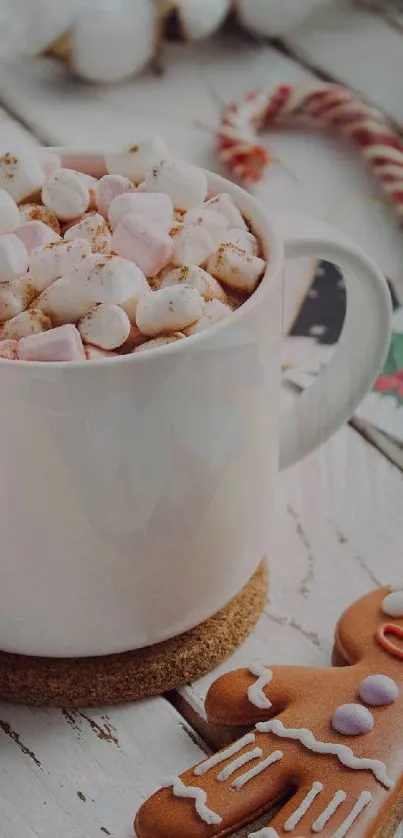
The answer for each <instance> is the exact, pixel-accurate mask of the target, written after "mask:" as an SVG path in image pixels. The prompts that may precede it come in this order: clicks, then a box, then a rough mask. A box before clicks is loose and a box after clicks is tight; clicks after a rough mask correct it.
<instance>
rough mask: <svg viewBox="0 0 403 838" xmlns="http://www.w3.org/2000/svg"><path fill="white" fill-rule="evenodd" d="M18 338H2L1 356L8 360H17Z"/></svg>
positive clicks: (0, 342)
mask: <svg viewBox="0 0 403 838" xmlns="http://www.w3.org/2000/svg"><path fill="white" fill-rule="evenodd" d="M17 349H18V340H0V358H5V360H6V361H16V360H17Z"/></svg>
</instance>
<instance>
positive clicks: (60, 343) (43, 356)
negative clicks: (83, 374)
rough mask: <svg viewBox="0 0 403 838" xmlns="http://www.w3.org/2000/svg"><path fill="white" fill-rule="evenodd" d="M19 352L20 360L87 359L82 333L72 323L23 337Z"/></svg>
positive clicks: (19, 344)
mask: <svg viewBox="0 0 403 838" xmlns="http://www.w3.org/2000/svg"><path fill="white" fill-rule="evenodd" d="M17 354H18V358H19V360H20V361H85V352H84V347H83V344H82V340H81V337H80V333H79V331H78V330H77V329H76V327H75V326H72V325H71V324H70V323H68V324H66V325H65V326H58V327H57V328H56V329H49V331H48V332H40V333H38V334H36V335H29V337H26V338H22V339H21V340H20V341H19V343H18V350H17Z"/></svg>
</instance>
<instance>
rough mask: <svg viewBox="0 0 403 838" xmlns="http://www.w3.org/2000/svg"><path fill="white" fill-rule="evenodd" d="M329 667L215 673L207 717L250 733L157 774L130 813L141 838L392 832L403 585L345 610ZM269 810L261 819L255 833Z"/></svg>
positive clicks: (400, 714)
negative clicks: (156, 782) (159, 783)
mask: <svg viewBox="0 0 403 838" xmlns="http://www.w3.org/2000/svg"><path fill="white" fill-rule="evenodd" d="M334 664H335V666H334V668H329V669H313V668H308V667H298V666H295V667H294V666H273V667H270V668H269V667H265V666H259V667H252V668H251V669H238V670H236V671H235V672H230V673H228V674H227V675H224V676H222V677H221V678H219V679H218V680H217V681H216V682H215V683H214V684H213V685H212V686H211V688H210V690H209V692H208V695H207V698H206V712H207V716H208V718H209V720H210V721H211V722H214V723H218V724H220V725H226V726H229V727H234V728H238V729H239V727H243V728H244V729H245V730H246V731H247V732H246V733H245V735H244V736H242V737H241V738H240V739H238V740H237V741H235V742H233V743H232V744H231V745H230V746H229V747H227V748H224V749H223V750H222V751H220V752H219V753H216V754H213V756H211V757H209V758H208V759H206V760H204V761H203V762H202V763H200V764H199V765H196V766H195V767H194V768H191V769H189V770H188V771H186V772H185V773H184V774H182V775H181V776H180V777H172V778H168V779H167V780H166V781H164V783H163V788H162V789H161V790H160V791H158V792H157V793H156V794H154V795H153V796H152V797H151V798H150V799H149V800H147V801H146V802H145V803H144V804H143V806H142V807H141V809H140V810H139V812H138V814H137V817H136V820H135V832H136V835H137V836H138V838H224V836H227V835H232V833H233V832H235V831H236V830H237V829H238V828H239V827H241V826H245V825H249V824H250V832H249V836H250V838H252V836H253V838H286V836H293V838H294V836H295V838H296V836H301V835H304V836H308V835H313V836H314V835H320V836H321V837H322V838H330V836H332V838H346V836H347V838H364V836H365V838H368V836H371V838H381V836H382V838H389V836H392V835H393V831H394V829H395V828H396V827H397V825H398V823H399V820H400V818H401V817H402V816H403V724H402V719H403V589H402V590H397V589H391V588H383V589H380V590H377V591H375V592H374V593H371V594H369V595H368V596H365V597H363V599H361V600H359V601H358V602H356V603H355V604H354V605H352V606H351V607H350V608H349V609H348V610H347V611H346V612H345V613H344V615H343V616H342V618H341V619H340V621H339V623H338V626H337V629H336V637H335V648H334ZM281 803H282V805H281ZM274 804H276V806H277V812H276V814H275V816H274V818H273V819H272V820H270V814H269V810H270V808H271V807H272V806H273V805H274ZM279 804H280V808H278V805H279ZM266 811H267V812H268V815H267V821H268V822H269V820H270V825H268V826H266V827H264V828H263V829H260V830H258V831H254V829H253V823H254V822H255V821H256V819H257V818H261V816H262V815H263V814H264V812H266Z"/></svg>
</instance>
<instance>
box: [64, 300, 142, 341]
mask: <svg viewBox="0 0 403 838" xmlns="http://www.w3.org/2000/svg"><path fill="white" fill-rule="evenodd" d="M77 328H78V331H79V332H80V335H81V337H82V339H83V341H84V343H91V344H93V346H99V347H100V348H101V349H117V348H118V347H119V346H122V343H124V342H125V341H126V340H127V338H128V337H129V334H130V320H129V318H128V316H127V314H126V312H124V311H123V309H122V308H120V306H116V305H108V303H101V304H100V305H98V306H94V308H92V309H90V311H88V312H87V314H85V315H84V317H83V318H82V319H81V320H80V321H79V323H78V325H77Z"/></svg>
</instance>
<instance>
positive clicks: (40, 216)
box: [19, 204, 60, 235]
mask: <svg viewBox="0 0 403 838" xmlns="http://www.w3.org/2000/svg"><path fill="white" fill-rule="evenodd" d="M19 212H20V224H27V223H28V221H42V223H43V224H47V226H48V227H51V229H52V230H54V231H55V233H57V234H58V235H60V223H59V219H58V218H57V216H56V215H55V213H54V212H52V210H50V209H49V208H48V207H43V206H42V205H41V204H23V205H22V207H20V208H19Z"/></svg>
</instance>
